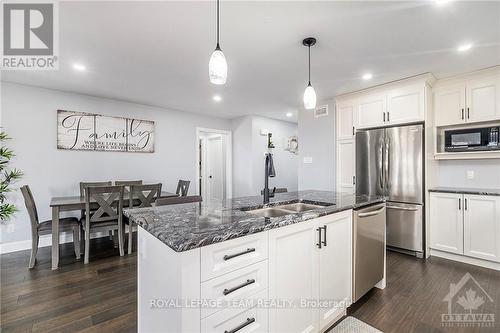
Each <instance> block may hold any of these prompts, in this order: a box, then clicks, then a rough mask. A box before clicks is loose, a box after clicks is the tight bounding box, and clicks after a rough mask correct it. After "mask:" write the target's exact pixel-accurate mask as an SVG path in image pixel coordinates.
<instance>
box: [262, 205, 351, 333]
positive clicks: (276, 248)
mask: <svg viewBox="0 0 500 333" xmlns="http://www.w3.org/2000/svg"><path fill="white" fill-rule="evenodd" d="M325 229H326V232H325ZM351 229H352V211H351V210H349V211H345V212H341V213H337V214H333V215H328V216H325V217H321V218H318V219H314V220H311V221H308V222H304V223H299V224H295V225H291V226H287V227H283V228H279V229H273V230H271V231H270V232H269V298H270V300H271V301H274V302H278V301H280V302H290V303H292V304H293V306H291V307H287V308H271V309H270V310H269V331H270V332H318V331H321V330H324V329H326V328H328V326H329V325H331V324H332V323H333V322H334V321H335V320H336V319H338V318H339V315H342V314H344V311H345V309H346V307H347V306H348V305H349V304H350V297H351V288H350V283H351V271H352V261H351V260H350V258H351V251H352V246H351V244H352V241H351V237H350V235H351V231H350V230H351ZM325 304H328V305H331V306H330V307H325ZM318 305H320V306H318Z"/></svg>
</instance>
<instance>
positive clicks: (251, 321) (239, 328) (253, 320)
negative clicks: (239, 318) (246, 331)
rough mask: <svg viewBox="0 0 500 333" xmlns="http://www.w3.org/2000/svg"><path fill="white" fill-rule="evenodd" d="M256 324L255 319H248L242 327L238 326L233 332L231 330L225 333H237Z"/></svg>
mask: <svg viewBox="0 0 500 333" xmlns="http://www.w3.org/2000/svg"><path fill="white" fill-rule="evenodd" d="M253 322H255V318H253V317H252V318H247V320H246V321H245V322H244V323H243V324H241V325H238V326H236V327H235V328H233V329H232V330H229V331H224V333H236V332H238V331H239V330H241V329H242V328H244V327H246V326H248V325H250V324H251V323H253Z"/></svg>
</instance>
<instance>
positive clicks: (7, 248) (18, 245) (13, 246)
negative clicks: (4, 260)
mask: <svg viewBox="0 0 500 333" xmlns="http://www.w3.org/2000/svg"><path fill="white" fill-rule="evenodd" d="M107 235H108V234H107V233H105V232H96V233H92V234H90V238H100V237H105V236H107ZM71 242H73V235H72V234H71V233H63V234H60V235H59V244H64V243H71ZM46 246H52V236H51V235H43V236H40V241H39V243H38V248H41V247H46ZM23 250H31V239H27V240H22V241H17V242H10V243H2V244H0V254H5V253H11V252H17V251H23Z"/></svg>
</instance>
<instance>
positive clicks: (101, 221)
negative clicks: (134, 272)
mask: <svg viewBox="0 0 500 333" xmlns="http://www.w3.org/2000/svg"><path fill="white" fill-rule="evenodd" d="M91 203H92V205H95V207H96V209H94V207H91ZM91 208H92V209H91ZM83 229H84V231H85V233H84V235H85V256H84V263H85V264H88V262H89V254H90V232H93V231H106V230H108V231H109V230H116V229H118V248H119V251H120V256H123V254H124V252H123V186H88V187H86V188H85V224H84V225H83Z"/></svg>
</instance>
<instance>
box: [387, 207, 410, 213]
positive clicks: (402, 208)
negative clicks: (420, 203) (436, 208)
mask: <svg viewBox="0 0 500 333" xmlns="http://www.w3.org/2000/svg"><path fill="white" fill-rule="evenodd" d="M386 207H387V209H399V210H409V211H412V212H414V211H416V210H418V208H407V207H398V206H386Z"/></svg>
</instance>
